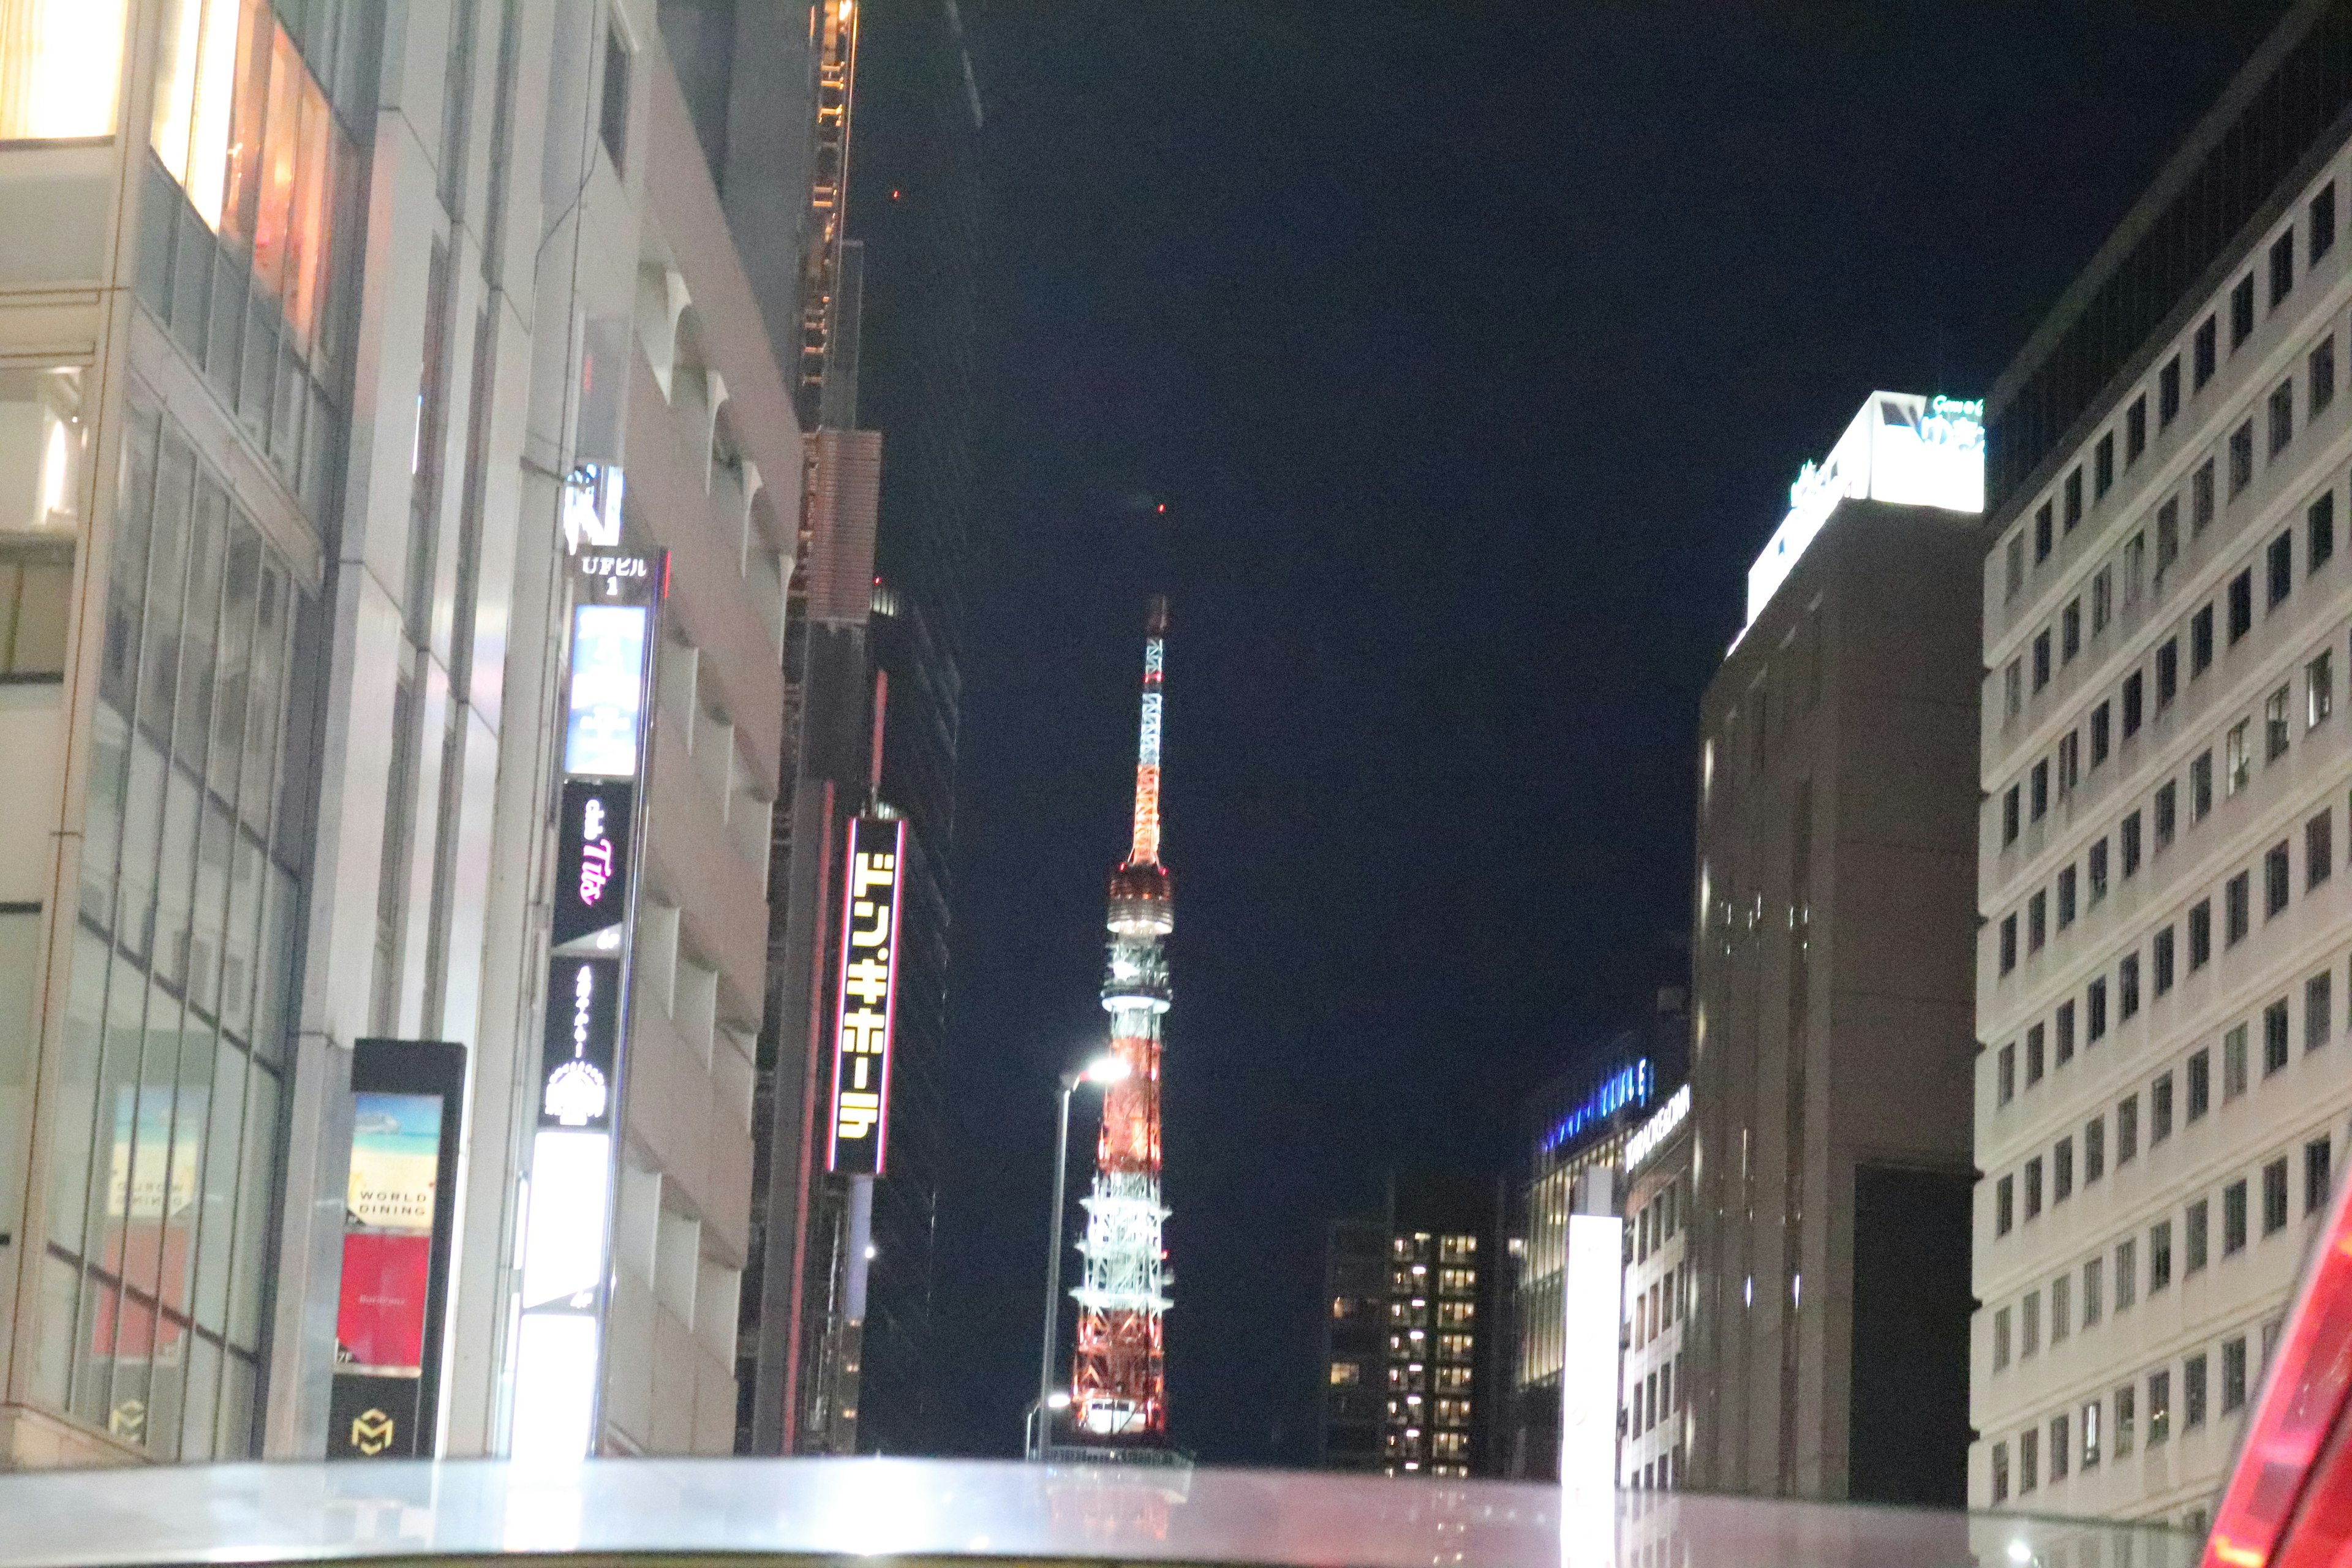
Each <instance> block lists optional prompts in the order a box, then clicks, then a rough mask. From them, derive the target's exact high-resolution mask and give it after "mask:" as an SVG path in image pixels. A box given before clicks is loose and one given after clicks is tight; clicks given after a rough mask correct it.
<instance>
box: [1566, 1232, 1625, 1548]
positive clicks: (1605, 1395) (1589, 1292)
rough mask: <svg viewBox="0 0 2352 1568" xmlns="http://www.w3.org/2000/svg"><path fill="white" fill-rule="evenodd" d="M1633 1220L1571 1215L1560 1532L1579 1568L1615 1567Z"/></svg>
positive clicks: (1567, 1283) (1567, 1284)
mask: <svg viewBox="0 0 2352 1568" xmlns="http://www.w3.org/2000/svg"><path fill="white" fill-rule="evenodd" d="M1624 1247H1625V1222H1624V1221H1622V1220H1621V1219H1619V1218H1617V1217H1616V1216H1615V1215H1605V1214H1571V1215H1569V1216H1568V1270H1567V1278H1566V1279H1564V1280H1563V1281H1562V1285H1561V1290H1560V1298H1561V1303H1560V1304H1561V1313H1562V1318H1561V1324H1560V1328H1561V1340H1560V1369H1559V1393H1560V1422H1559V1484H1560V1491H1561V1494H1562V1496H1561V1499H1560V1503H1561V1509H1560V1531H1561V1538H1562V1543H1563V1545H1570V1546H1571V1547H1573V1548H1575V1549H1574V1550H1571V1551H1570V1552H1569V1556H1570V1559H1571V1561H1572V1563H1575V1564H1578V1565H1581V1564H1583V1563H1591V1564H1594V1565H1595V1568H1600V1565H1601V1564H1604V1563H1613V1562H1614V1557H1615V1554H1614V1552H1613V1551H1612V1550H1610V1548H1611V1546H1612V1545H1613V1542H1614V1540H1615V1527H1616V1516H1617V1515H1616V1510H1617V1357H1618V1344H1617V1333H1618V1322H1617V1319H1618V1307H1619V1302H1620V1300H1622V1290H1623V1281H1624V1261H1623V1259H1624Z"/></svg>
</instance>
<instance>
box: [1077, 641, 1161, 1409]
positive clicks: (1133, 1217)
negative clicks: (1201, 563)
mask: <svg viewBox="0 0 2352 1568" xmlns="http://www.w3.org/2000/svg"><path fill="white" fill-rule="evenodd" d="M1167 637H1168V601H1167V600H1166V599H1165V598H1162V597H1158V596H1155V597H1154V598H1153V599H1152V601H1151V609H1150V617H1149V620H1148V622H1147V624H1146V627H1145V641H1144V645H1143V723H1142V734H1141V738H1140V741H1139V745H1138V747H1137V752H1136V763H1135V838H1134V842H1133V844H1132V845H1131V847H1129V851H1128V856H1127V858H1126V859H1125V860H1124V861H1122V862H1120V864H1119V866H1118V869H1117V870H1115V871H1113V872H1112V873H1111V877H1110V912H1109V919H1108V922H1107V923H1108V926H1109V930H1110V959H1109V963H1108V967H1107V970H1106V973H1105V974H1104V978H1103V990H1102V1005H1103V1008H1104V1010H1105V1011H1107V1012H1108V1013H1109V1014H1110V1036H1111V1039H1110V1048H1111V1051H1112V1053H1113V1054H1115V1055H1116V1056H1118V1057H1119V1058H1121V1059H1122V1060H1124V1061H1125V1062H1126V1064H1127V1068H1128V1074H1127V1077H1126V1078H1125V1079H1121V1080H1120V1081H1118V1082H1117V1083H1114V1084H1112V1085H1110V1086H1109V1088H1108V1090H1107V1091H1106V1092H1105V1094H1104V1097H1103V1118H1102V1137H1101V1139H1100V1141H1099V1142H1098V1143H1097V1147H1096V1153H1095V1179H1094V1187H1093V1190H1092V1191H1091V1192H1090V1193H1089V1194H1087V1196H1086V1197H1085V1198H1084V1199H1083V1200H1081V1201H1082V1203H1083V1204H1084V1205H1085V1208H1086V1211H1087V1234H1086V1239H1085V1240H1084V1241H1082V1242H1080V1243H1079V1244H1078V1250H1079V1251H1080V1252H1081V1253H1082V1254H1083V1255H1084V1256H1085V1258H1086V1274H1085V1282H1084V1283H1083V1284H1081V1285H1080V1286H1079V1287H1078V1289H1076V1290H1074V1291H1073V1292H1071V1294H1073V1295H1074V1296H1076V1298H1077V1301H1078V1342H1077V1354H1076V1365H1075V1367H1074V1369H1073V1372H1072V1376H1071V1387H1070V1405H1071V1415H1072V1416H1073V1418H1074V1419H1073V1424H1074V1426H1076V1437H1077V1439H1078V1441H1079V1442H1081V1443H1086V1444H1092V1445H1097V1446H1103V1447H1139V1448H1151V1447H1164V1446H1165V1445H1166V1443H1167V1439H1168V1380H1167V1363H1166V1352H1165V1349H1164V1346H1163V1342H1162V1340H1161V1337H1160V1325H1161V1319H1162V1316H1163V1315H1164V1314H1165V1313H1166V1312H1167V1310H1168V1305H1169V1301H1168V1292H1167V1285H1168V1281H1169V1278H1170V1276H1169V1274H1168V1269H1167V1260H1168V1254H1167V1249H1166V1247H1164V1246H1163V1245H1162V1243H1161V1240H1160V1225H1161V1222H1163V1221H1164V1220H1166V1219H1167V1217H1168V1210H1167V1208H1166V1207H1165V1206H1164V1205H1162V1204H1161V1203H1160V1026H1161V1022H1162V1020H1163V1019H1165V1018H1166V1016H1167V1014H1168V1002H1169V995H1168V954H1167V950H1166V945H1165V944H1166V942H1167V940H1168V932H1169V931H1170V929H1171V927H1172V926H1173V924H1174V911H1173V905H1172V903H1171V899H1170V893H1169V883H1168V868H1166V867H1165V866H1162V865H1161V864H1160V700H1161V698H1160V664H1161V658H1162V656H1163V652H1164V649H1165V647H1166V645H1167Z"/></svg>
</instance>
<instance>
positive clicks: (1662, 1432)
mask: <svg viewBox="0 0 2352 1568" xmlns="http://www.w3.org/2000/svg"><path fill="white" fill-rule="evenodd" d="M1658 1114H1659V1115H1661V1116H1663V1115H1664V1114H1666V1112H1664V1111H1660V1112H1659V1113H1658ZM1690 1153H1691V1138H1690V1131H1689V1129H1688V1126H1687V1125H1686V1124H1685V1126H1684V1127H1682V1128H1680V1129H1678V1130H1677V1131H1674V1132H1671V1133H1669V1134H1667V1135H1666V1137H1665V1138H1664V1141H1663V1142H1660V1143H1659V1144H1658V1145H1657V1146H1656V1147H1654V1149H1652V1150H1651V1151H1650V1152H1649V1153H1648V1154H1647V1156H1646V1157H1645V1158H1643V1160H1642V1162H1641V1163H1640V1164H1639V1165H1637V1166H1636V1167H1635V1168H1634V1169H1633V1170H1632V1171H1631V1172H1629V1173H1627V1174H1626V1178H1625V1179H1626V1187H1625V1191H1624V1195H1623V1208H1622V1213H1623V1215H1624V1219H1625V1245H1626V1248H1627V1255H1626V1260H1625V1293H1624V1322H1623V1328H1622V1342H1623V1350H1622V1352H1621V1354H1620V1358H1619V1373H1618V1390H1619V1395H1618V1396H1619V1410H1620V1412H1621V1420H1620V1422H1619V1426H1618V1442H1617V1484H1618V1485H1619V1486H1620V1487H1621V1488H1623V1489H1627V1490H1633V1489H1643V1490H1667V1489H1673V1488H1675V1487H1676V1486H1677V1485H1679V1484H1680V1482H1681V1479H1682V1472H1683V1470H1684V1469H1685V1466H1686V1465H1687V1463H1688V1459H1687V1452H1688V1450H1687V1448H1686V1447H1685V1444H1686V1441H1687V1438H1686V1436H1685V1423H1684V1421H1683V1418H1682V1412H1683V1410H1684V1409H1685V1403H1684V1397H1683V1389H1682V1380H1683V1379H1684V1377H1685V1376H1686V1375H1687V1372H1686V1366H1687V1363H1686V1362H1685V1359H1684V1357H1683V1355H1682V1349H1683V1326H1684V1321H1685V1319H1686V1318H1687V1317H1688V1316H1689V1307H1688V1305H1687V1303H1688V1301H1689V1299H1690V1290H1689V1279H1690V1271H1689V1269H1688V1268H1686V1267H1685V1262H1686V1259H1687V1256H1688V1251H1689V1248H1688V1246H1687V1240H1686V1237H1687V1218H1688V1215H1689V1212H1690Z"/></svg>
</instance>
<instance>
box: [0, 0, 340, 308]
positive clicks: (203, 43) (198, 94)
mask: <svg viewBox="0 0 2352 1568" xmlns="http://www.w3.org/2000/svg"><path fill="white" fill-rule="evenodd" d="M10 3H11V0H0V8H5V6H6V5H9V4H10ZM163 12H164V15H163V34H162V47H161V54H162V59H161V62H160V65H159V68H158V70H157V73H156V84H155V117H154V122H153V124H152V127H151V128H150V131H149V140H150V142H151V143H152V145H153V147H154V149H155V156H156V158H157V159H158V160H159V161H161V162H162V163H163V167H164V168H166V169H168V170H170V171H171V174H172V177H173V179H175V180H177V181H179V182H180V185H181V188H182V189H184V190H185V191H186V192H187V194H188V201H189V203H190V205H193V206H194V208H195V209H196V211H197V213H198V214H199V215H200V216H203V218H204V220H205V223H207V224H208V225H210V226H212V228H213V230H214V232H215V233H217V234H218V235H220V236H221V237H222V238H224V239H228V240H236V241H241V242H244V243H245V244H247V246H249V247H250V250H249V259H250V261H251V264H252V268H253V276H254V280H255V281H256V282H257V283H258V284H259V285H260V286H261V288H262V289H263V290H264V291H265V292H268V293H269V294H272V295H274V296H276V298H277V299H278V301H279V303H280V305H281V306H282V307H283V309H284V310H285V314H286V321H287V323H288V324H289V326H291V327H292V328H293V329H294V332H295V335H296V338H297V340H298V341H299V342H302V343H304V344H307V343H308V342H310V336H311V334H312V332H313V331H314V330H315V328H316V326H317V323H318V317H319V312H320V308H321V307H322V305H323V304H324V302H325V294H326V287H327V279H328V277H329V275H330V273H329V269H330V267H331V261H332V256H331V251H332V240H333V232H332V231H333V226H334V218H335V212H336V209H337V208H338V207H339V206H341V205H344V202H343V200H342V199H341V198H342V197H343V196H344V195H345V192H344V190H343V187H344V186H345V185H346V184H348V183H349V182H350V181H351V180H352V178H353V177H354V175H355V173H356V170H357V155H356V153H354V152H353V150H352V147H351V145H350V143H349V142H347V141H346V140H345V139H344V137H343V134H342V132H341V128H340V127H339V126H338V125H337V124H336V123H335V119H334V114H333V111H332V110H330V109H329V107H328V105H327V98H326V94H325V93H323V92H321V91H320V89H319V84H318V82H317V81H316V80H315V79H312V77H311V75H310V69H309V68H308V67H306V66H305V65H304V64H303V63H302V57H301V54H300V53H299V51H298V50H297V49H296V48H295V47H294V40H293V39H292V38H291V37H289V36H288V34H287V32H286V29H285V28H284V27H282V26H279V25H278V23H277V22H276V21H275V20H274V19H273V18H272V17H271V16H270V14H269V11H268V7H267V6H265V5H262V4H261V0H164V5H163Z"/></svg>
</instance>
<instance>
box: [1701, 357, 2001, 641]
mask: <svg viewBox="0 0 2352 1568" xmlns="http://www.w3.org/2000/svg"><path fill="white" fill-rule="evenodd" d="M1984 453H1985V443H1984V402H1983V400H1982V399H1980V398H1979V399H1970V400H1968V401H1962V400H1961V399H1959V398H1957V397H1923V396H1921V395H1919V394H1917V393H1916V392H1874V393H1872V394H1871V395H1870V398H1869V401H1868V402H1866V403H1864V405H1862V412H1861V413H1859V414H1857V415H1855V416H1853V424H1851V425H1848V426H1846V427H1845V434H1844V435H1843V436H1841V437H1838V442H1837V445H1836V446H1834V447H1831V448H1830V455H1829V456H1828V457H1827V458H1823V459H1822V461H1821V462H1819V463H1807V464H1806V465H1805V466H1804V468H1801V469H1800V470H1799V471H1798V474H1797V479H1796V482H1795V483H1794V484H1792V485H1790V487H1789V515H1788V516H1786V517H1784V518H1782V519H1781V520H1780V527H1779V528H1777V529H1775V530H1774V531H1773V532H1772V537H1771V539H1770V540H1769V542H1767V543H1766V544H1765V546H1764V553H1762V554H1761V555H1759V556H1758V557H1757V558H1756V563H1755V564H1754V565H1753V566H1750V567H1749V568H1748V621H1747V625H1748V626H1754V625H1755V624H1756V617H1757V616H1760V615H1762V614H1763V613H1764V606H1765V605H1768V604H1769V603H1770V602H1771V599H1772V595H1773V593H1774V591H1775V590H1777V589H1778V588H1779V587H1780V584H1782V583H1783V582H1784V581H1786V580H1787V578H1788V575H1789V574H1790V572H1791V571H1792V570H1794V569H1795V567H1796V564H1797V558H1798V557H1799V556H1801V555H1802V554H1804V552H1805V547H1806V546H1807V545H1809V544H1811V543H1812V542H1813V536H1814V535H1815V534H1817V533H1819V532H1820V531H1822V523H1824V522H1826V521H1829V515H1830V513H1831V511H1832V510H1834V509H1835V508H1836V506H1837V503H1838V502H1840V501H1842V500H1883V501H1893V502H1895V503H1896V504H1898V505H1903V506H1935V507H1942V508H1944V509H1945V510H1948V511H1982V510H1984ZM1742 629H1743V631H1744V630H1745V628H1744V627H1743V628H1742Z"/></svg>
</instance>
